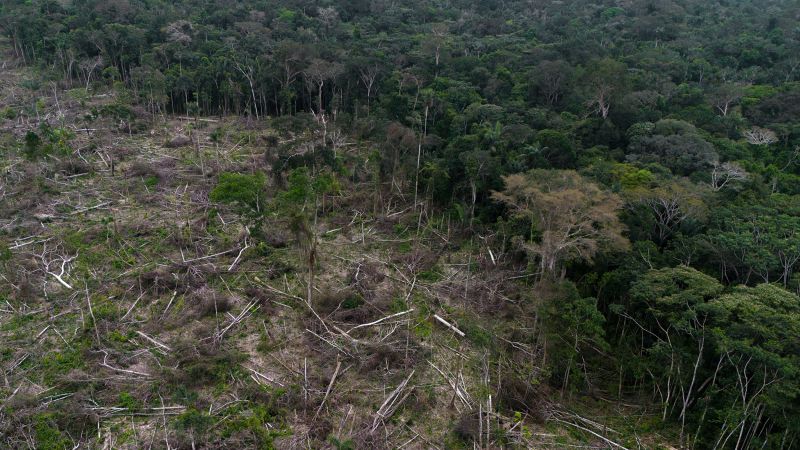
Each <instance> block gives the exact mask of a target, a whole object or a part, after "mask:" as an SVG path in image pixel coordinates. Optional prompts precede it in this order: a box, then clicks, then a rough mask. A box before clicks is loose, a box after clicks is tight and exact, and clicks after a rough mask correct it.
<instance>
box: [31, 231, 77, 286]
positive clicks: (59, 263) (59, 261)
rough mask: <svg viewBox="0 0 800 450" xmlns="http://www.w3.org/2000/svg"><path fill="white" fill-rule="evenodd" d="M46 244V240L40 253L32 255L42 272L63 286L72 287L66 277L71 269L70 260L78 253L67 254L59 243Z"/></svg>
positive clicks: (73, 259)
mask: <svg viewBox="0 0 800 450" xmlns="http://www.w3.org/2000/svg"><path fill="white" fill-rule="evenodd" d="M47 244H48V243H47V242H45V243H44V245H43V246H42V252H41V253H39V254H35V255H34V256H35V257H36V259H38V260H39V264H40V266H41V268H42V272H44V273H45V275H50V276H52V277H53V278H55V279H56V281H58V282H59V283H60V284H61V285H62V286H64V287H65V288H67V289H73V288H72V285H71V284H69V283H68V282H67V280H66V279H67V278H68V277H69V274H70V271H71V269H72V262H73V261H75V259H76V258H77V257H78V254H77V253H76V254H75V256H69V255H68V254H66V252H65V251H64V249H63V247H62V246H61V245H55V246H48V245H47ZM46 286H47V281H45V288H46Z"/></svg>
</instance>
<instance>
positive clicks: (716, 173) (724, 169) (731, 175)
mask: <svg viewBox="0 0 800 450" xmlns="http://www.w3.org/2000/svg"><path fill="white" fill-rule="evenodd" d="M747 176H748V175H747V171H746V170H744V168H742V166H740V165H739V164H736V163H735V162H724V163H722V164H719V163H716V164H714V168H713V169H712V170H711V189H713V190H714V192H719V191H721V190H722V189H723V188H725V186H727V185H728V184H729V183H732V182H737V181H745V180H747Z"/></svg>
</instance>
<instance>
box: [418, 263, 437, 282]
mask: <svg viewBox="0 0 800 450" xmlns="http://www.w3.org/2000/svg"><path fill="white" fill-rule="evenodd" d="M441 279H442V273H441V271H440V270H438V268H437V267H431V268H430V269H428V270H423V271H422V272H420V273H418V274H417V280H420V281H426V282H428V283H434V282H437V281H439V280H441Z"/></svg>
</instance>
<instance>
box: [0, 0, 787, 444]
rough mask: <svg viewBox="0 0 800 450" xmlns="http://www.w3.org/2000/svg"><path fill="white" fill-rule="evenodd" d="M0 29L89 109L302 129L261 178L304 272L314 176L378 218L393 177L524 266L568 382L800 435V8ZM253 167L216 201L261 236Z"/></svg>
mask: <svg viewBox="0 0 800 450" xmlns="http://www.w3.org/2000/svg"><path fill="white" fill-rule="evenodd" d="M0 30H2V33H3V34H4V35H5V36H6V37H7V38H8V40H9V43H10V46H11V48H12V49H13V53H14V55H15V57H16V58H17V59H18V60H19V61H20V62H21V63H22V64H25V65H27V66H30V67H34V68H36V69H37V70H39V71H40V72H41V73H42V77H41V79H40V80H31V81H30V83H32V84H34V85H36V86H31V88H32V89H33V88H36V87H38V86H41V85H46V84H47V83H54V84H58V85H59V86H60V88H63V89H73V90H75V89H82V90H85V91H87V92H88V91H89V90H90V89H96V90H102V89H109V90H112V91H113V92H115V93H116V95H115V102H114V103H113V104H112V105H107V106H106V107H104V109H102V110H101V111H96V115H90V116H87V117H88V118H87V119H86V120H87V123H88V121H90V120H95V119H96V118H97V117H110V118H113V119H114V120H115V121H118V122H120V123H122V124H124V126H125V127H126V129H127V132H128V133H137V132H140V131H143V130H145V129H146V128H147V124H148V123H152V122H154V121H157V120H159V118H163V117H165V116H169V115H179V116H184V117H188V118H190V119H191V118H194V119H195V120H199V119H202V118H214V117H217V118H224V117H229V116H241V117H246V119H247V120H248V122H249V123H263V122H269V123H272V124H276V125H275V126H276V127H279V128H283V129H285V130H291V131H293V132H300V131H302V130H304V129H309V128H311V129H315V130H321V131H320V133H321V136H322V137H321V139H320V140H319V143H318V144H314V145H316V147H315V148H316V151H315V152H314V154H313V155H308V154H307V155H305V156H304V158H292V157H291V156H289V155H288V153H286V152H284V153H281V152H282V151H283V150H281V151H278V152H277V153H276V154H274V155H272V157H274V158H273V159H274V161H273V162H275V161H277V162H280V164H278V163H277V162H276V163H275V164H274V165H273V167H272V170H273V171H274V172H275V173H272V174H270V176H271V177H274V178H276V179H278V180H279V181H278V184H281V183H283V184H284V185H283V186H281V187H283V188H287V186H286V183H288V188H287V190H286V191H285V193H284V194H285V195H284V196H283V197H280V196H279V198H278V199H277V201H276V205H277V206H274V210H273V211H294V212H293V213H292V214H294V215H292V217H293V219H292V227H293V228H292V229H293V230H294V231H296V232H297V233H298V236H299V237H298V239H299V241H300V242H301V245H302V247H303V251H304V252H305V253H304V257H305V258H306V259H307V260H309V261H311V262H310V263H309V273H310V275H309V277H310V279H311V278H313V272H314V258H315V252H316V235H315V232H314V231H313V227H314V226H316V223H317V219H318V218H317V213H316V211H317V209H321V214H322V215H324V214H325V212H326V209H325V206H324V204H323V203H322V200H323V199H324V198H325V196H326V195H331V193H332V192H338V190H339V189H342V190H346V189H347V186H348V185H344V186H339V185H338V184H337V183H335V182H334V181H333V176H334V175H332V174H335V175H336V176H338V177H339V178H341V179H343V180H349V181H348V182H351V183H354V185H355V184H356V183H361V185H368V186H372V187H371V189H373V192H372V193H371V194H370V195H371V196H372V198H371V200H369V202H372V203H373V205H371V206H372V207H373V212H374V211H378V210H379V209H380V208H377V207H376V205H378V203H380V202H384V201H386V198H389V197H391V196H393V195H395V194H398V195H402V194H405V195H402V198H403V201H405V202H407V203H408V204H409V205H411V206H410V208H413V211H414V212H417V209H418V206H419V205H424V206H419V208H420V210H424V211H425V212H426V217H428V218H429V217H434V216H436V215H437V214H438V215H439V216H440V217H445V216H446V217H447V218H448V220H450V219H451V218H452V220H453V224H454V225H453V226H457V227H458V228H459V229H460V231H461V233H462V238H463V243H466V242H472V241H471V240H470V239H474V238H473V237H472V236H473V235H479V236H483V235H491V236H494V238H495V239H496V242H498V246H499V247H502V248H503V250H504V251H506V252H507V253H508V254H509V255H512V256H511V257H510V258H509V261H508V262H507V264H510V265H516V266H517V267H525V269H526V271H527V273H528V274H530V275H531V276H532V278H531V280H528V281H530V283H528V281H526V283H528V284H524V285H523V284H520V285H519V286H517V287H515V288H514V289H519V290H533V292H536V293H537V295H535V296H536V297H537V299H536V301H537V302H539V303H538V304H537V306H536V308H537V311H538V312H537V314H538V317H542V318H543V320H544V323H545V328H546V330H545V331H542V333H544V336H546V337H547V340H546V342H547V343H546V344H542V345H543V347H545V348H546V350H547V353H548V354H549V359H548V360H547V362H546V364H547V365H548V370H547V371H545V372H544V373H546V376H545V378H546V380H545V381H546V383H548V384H549V385H550V386H551V387H553V388H555V389H558V390H561V393H562V398H563V395H564V392H567V393H569V392H573V393H586V392H591V391H593V390H594V389H599V388H597V385H602V386H603V388H607V389H608V390H613V391H614V394H613V395H615V396H619V397H620V398H623V397H625V396H628V397H631V398H633V397H647V398H648V399H649V400H650V401H652V402H653V404H655V405H657V408H658V415H659V416H660V417H661V418H662V419H663V420H664V421H665V422H666V423H667V424H670V425H671V426H674V427H675V428H674V429H676V430H678V431H677V432H676V440H677V442H676V444H677V445H680V446H685V447H693V448H737V449H738V448H770V449H778V448H793V447H795V446H800V411H799V410H798V405H800V398H799V397H798V394H800V392H798V391H799V390H800V298H798V296H797V295H798V294H800V273H798V269H800V5H798V2H796V1H793V0H759V1H753V0H715V1H706V0H663V1H622V0H617V1H612V0H597V1H585V0H566V1H559V2H554V1H543V0H530V1H517V0H509V1H499V0H498V1H495V0H485V1H465V0H453V1H436V2H430V1H421V0H409V1H388V0H371V1H368V0H352V1H343V2H335V1H303V0H296V1H294V0H270V1H258V0H248V1H244V0H242V1H237V0H217V1H212V0H207V1H201V0H179V1H163V0H111V1H100V0H95V1H92V0H71V1H70V0H67V1H56V0H25V1H18V0H7V1H4V2H2V4H0ZM28 106H29V105H17V109H8V110H7V112H6V115H7V116H8V117H11V116H16V115H17V114H26V112H25V111H26V108H28ZM276 140H277V139H276ZM352 142H358V143H363V144H365V145H366V146H368V147H369V148H370V152H369V156H368V157H365V159H363V160H358V161H357V163H356V162H354V160H348V159H347V158H348V157H347V156H344V155H343V154H342V152H341V149H342V148H344V147H345V146H347V145H350V143H352ZM18 145H19V148H20V149H21V151H22V152H24V153H25V155H26V157H27V158H29V159H37V158H40V157H42V156H44V155H46V154H51V153H54V152H58V151H59V150H58V149H59V148H60V147H59V146H64V145H68V144H67V143H65V139H64V137H63V136H62V135H59V129H57V128H51V127H50V126H49V125H43V126H42V127H40V128H39V129H37V130H34V131H31V132H29V133H28V134H27V135H26V137H25V139H24V140H21V141H20V142H19V143H18ZM265 146H267V147H270V148H277V147H278V144H277V142H271V143H267V144H265ZM362 156H363V155H362ZM298 168H299V169H298ZM287 174H291V175H289V176H288V177H286V175H287ZM282 176H283V178H282ZM284 178H286V179H284ZM287 180H288V181H287ZM320 180H322V181H320ZM265 183H266V181H265V178H264V175H262V174H261V173H258V174H254V175H244V174H234V173H223V174H221V175H220V176H219V182H218V184H217V187H216V189H215V190H214V191H213V192H212V196H211V200H212V201H215V202H219V203H232V204H235V205H236V209H237V211H239V212H240V213H241V215H242V216H244V217H247V220H248V223H251V224H253V225H252V227H253V229H254V230H255V229H256V228H258V227H259V225H258V224H259V223H261V222H262V221H263V220H266V219H265V217H267V216H268V214H269V209H268V208H267V207H266V206H265V205H266V203H265V202H267V200H266V197H264V194H265V192H264V191H265V187H264V186H265ZM315 183H316V184H315ZM304 186H305V187H304ZM301 194H302V195H301ZM298 199H300V200H298ZM411 199H413V203H412V200H411ZM301 200H302V201H301ZM292 202H294V203H292ZM318 202H319V205H322V206H318V204H317V203H318ZM309 204H313V205H314V208H313V210H314V213H313V214H311V213H309V212H308V211H309V208H311V207H310V206H308V205H309ZM286 205H289V206H286ZM298 205H302V208H301V207H300V206H298ZM281 208H283V209H281ZM301 209H302V214H301V213H297V211H299V210H301ZM287 214H288V213H287ZM289 215H291V214H289ZM420 217H421V216H420ZM426 220H428V219H426ZM418 223H422V219H421V218H419V222H418ZM448 223H450V222H448ZM448 226H449V225H448ZM418 228H419V226H418ZM253 235H254V238H253V239H258V238H259V235H258V233H257V232H256V231H254V232H253ZM454 245H455V244H454ZM492 258H493V259H494V255H493V256H492ZM415 280H416V279H415ZM533 280H536V282H535V283H534V282H533ZM534 284H535V285H536V286H535V287H534ZM311 291H312V289H311V283H310V282H309V283H308V297H309V299H310V298H311V296H312V292H311ZM479 313H486V314H488V313H487V312H486V311H479Z"/></svg>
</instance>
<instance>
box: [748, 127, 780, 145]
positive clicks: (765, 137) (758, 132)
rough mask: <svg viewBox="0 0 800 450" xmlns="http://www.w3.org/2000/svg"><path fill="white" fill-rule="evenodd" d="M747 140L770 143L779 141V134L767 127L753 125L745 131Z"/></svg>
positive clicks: (758, 143) (756, 142)
mask: <svg viewBox="0 0 800 450" xmlns="http://www.w3.org/2000/svg"><path fill="white" fill-rule="evenodd" d="M744 137H745V139H747V142H749V143H751V144H753V145H770V144H774V143H776V142H778V135H777V134H776V133H775V132H774V131H772V130H769V129H767V128H761V127H753V128H751V129H749V130H747V131H745V132H744Z"/></svg>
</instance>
